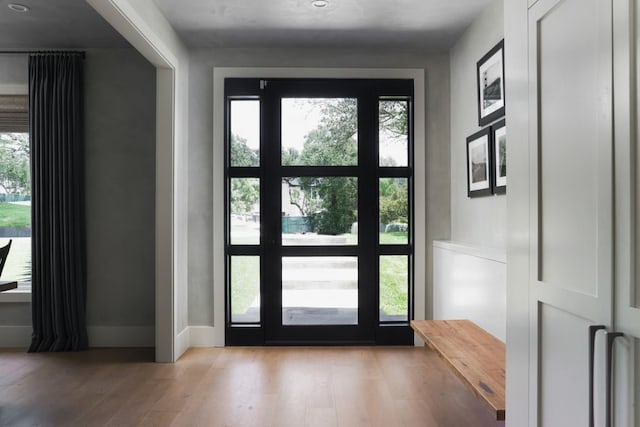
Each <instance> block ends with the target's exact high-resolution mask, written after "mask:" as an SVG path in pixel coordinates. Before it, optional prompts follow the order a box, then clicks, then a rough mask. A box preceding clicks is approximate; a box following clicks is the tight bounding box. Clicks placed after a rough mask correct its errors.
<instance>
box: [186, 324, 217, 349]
mask: <svg viewBox="0 0 640 427" xmlns="http://www.w3.org/2000/svg"><path fill="white" fill-rule="evenodd" d="M189 329H190V330H191V337H190V338H191V339H190V340H189V345H190V346H191V347H223V346H224V330H219V329H222V328H215V327H213V326H190V327H189Z"/></svg>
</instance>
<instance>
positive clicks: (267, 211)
mask: <svg viewBox="0 0 640 427" xmlns="http://www.w3.org/2000/svg"><path fill="white" fill-rule="evenodd" d="M280 110H281V107H280V100H279V98H278V96H277V93H274V90H273V89H272V88H271V87H269V85H267V86H266V87H265V88H264V89H263V104H262V110H261V117H262V120H261V124H262V130H261V135H262V147H263V150H262V165H263V167H262V169H263V175H262V177H263V178H262V181H263V183H264V185H263V188H261V189H260V191H261V199H260V200H261V205H260V216H261V218H262V228H261V236H262V246H263V248H264V256H263V258H262V265H261V296H262V307H263V319H264V328H265V337H266V336H268V335H269V334H271V333H272V331H274V330H275V329H277V328H278V325H279V322H280V321H281V318H280V312H281V307H282V295H281V292H280V287H281V286H280V284H281V283H282V268H281V252H280V248H281V242H282V237H281V231H280V230H281V227H282V224H281V219H280V218H281V200H280V193H279V191H278V190H277V189H279V188H280V185H281V184H280V181H281V178H280V176H279V173H280Z"/></svg>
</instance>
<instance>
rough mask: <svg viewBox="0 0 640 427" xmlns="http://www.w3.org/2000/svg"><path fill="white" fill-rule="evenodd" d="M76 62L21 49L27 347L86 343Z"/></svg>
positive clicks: (79, 83)
mask: <svg viewBox="0 0 640 427" xmlns="http://www.w3.org/2000/svg"><path fill="white" fill-rule="evenodd" d="M82 62H83V58H82V56H81V55H80V54H79V53H77V52H76V53H60V52H55V53H37V54H32V55H30V56H29V137H30V141H31V185H32V204H31V206H32V207H31V213H32V268H33V273H32V317H33V336H32V340H31V346H30V347H29V351H30V352H39V351H71V350H83V349H86V348H87V347H88V340H87V330H86V316H85V307H86V280H85V276H86V274H85V248H84V188H83V181H84V165H83V164H84V156H83V117H82V116H83V113H82V110H83V109H82Z"/></svg>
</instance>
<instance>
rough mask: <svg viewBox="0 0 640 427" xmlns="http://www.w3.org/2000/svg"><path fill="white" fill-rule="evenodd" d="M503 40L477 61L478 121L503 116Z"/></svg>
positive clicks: (482, 122)
mask: <svg viewBox="0 0 640 427" xmlns="http://www.w3.org/2000/svg"><path fill="white" fill-rule="evenodd" d="M504 99H505V98H504V40H501V41H500V43H498V44H497V45H495V46H494V47H493V49H491V50H490V51H489V52H487V54H486V55H485V56H483V57H482V59H480V61H478V123H479V124H480V126H484V125H486V124H489V123H491V122H492V121H494V120H496V119H499V118H500V117H502V116H504Z"/></svg>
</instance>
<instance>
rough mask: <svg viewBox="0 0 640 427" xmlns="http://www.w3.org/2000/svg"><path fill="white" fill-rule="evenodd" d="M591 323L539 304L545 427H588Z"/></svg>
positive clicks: (542, 400)
mask: <svg viewBox="0 0 640 427" xmlns="http://www.w3.org/2000/svg"><path fill="white" fill-rule="evenodd" d="M590 324H591V322H590V321H589V320H588V319H583V318H580V317H577V316H574V315H573V314H571V313H568V312H566V311H563V310H560V309H557V308H555V307H552V306H550V305H545V304H541V305H540V319H539V325H540V327H539V334H540V336H539V342H540V360H541V362H540V396H541V398H540V408H541V411H540V420H541V425H543V426H581V425H584V426H586V425H587V423H588V419H589V418H588V417H589V400H588V394H587V393H588V390H589V382H588V377H586V376H585V375H584V373H585V371H586V370H587V369H588V364H589V359H588V357H589V355H588V352H587V351H585V349H587V348H588V346H589V343H588V335H587V334H586V333H585V331H586V330H587V328H588V327H589V325H590Z"/></svg>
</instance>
